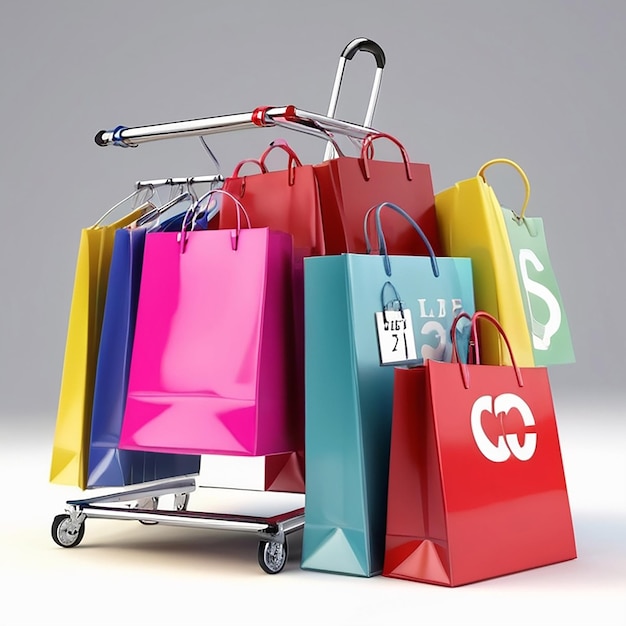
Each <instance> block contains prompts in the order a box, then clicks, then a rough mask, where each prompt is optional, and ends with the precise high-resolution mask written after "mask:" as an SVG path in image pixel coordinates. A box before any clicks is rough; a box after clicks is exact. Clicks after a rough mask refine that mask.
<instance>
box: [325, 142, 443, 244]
mask: <svg viewBox="0 0 626 626" xmlns="http://www.w3.org/2000/svg"><path fill="white" fill-rule="evenodd" d="M382 138H386V139H388V140H390V141H392V142H393V143H395V144H396V145H397V147H398V148H399V150H400V154H401V156H402V159H401V160H400V161H397V162H394V161H382V160H377V159H374V158H373V141H374V140H375V139H382ZM314 168H315V174H316V176H317V181H318V184H319V192H320V201H321V208H322V220H323V225H324V241H325V244H326V254H331V255H334V254H341V253H342V252H357V253H365V252H367V250H366V246H365V236H364V233H363V218H364V217H365V214H366V213H367V211H368V209H370V208H371V207H373V206H377V205H380V204H382V203H384V202H391V203H393V204H397V205H399V206H401V207H402V208H403V209H404V210H405V211H406V212H407V213H408V214H409V215H410V216H411V217H412V218H413V219H414V220H415V221H416V222H417V224H418V225H419V226H420V228H421V229H422V230H423V231H424V234H425V235H426V237H427V238H428V241H429V242H430V243H431V245H432V247H433V250H434V252H435V255H437V256H441V255H442V254H443V252H442V249H441V245H440V243H439V231H438V226H437V216H436V213H435V197H434V193H433V184H432V179H431V173H430V166H429V165H428V164H424V163H411V162H410V161H409V156H408V154H407V151H406V149H405V148H404V146H403V145H402V144H401V143H400V142H399V141H398V140H397V139H396V138H395V137H392V136H391V135H387V134H385V133H376V134H371V135H368V136H367V137H366V138H365V139H364V140H363V144H362V147H361V155H360V157H347V156H340V157H337V158H336V159H330V160H328V161H324V162H323V163H320V164H318V165H315V166H314ZM382 227H383V230H384V231H385V239H386V241H387V247H388V252H389V254H399V255H403V254H416V255H420V254H422V251H423V250H422V248H421V247H420V246H421V243H420V242H419V241H418V240H417V239H416V238H415V235H414V233H413V229H412V228H411V226H410V225H409V223H408V222H407V221H406V220H405V219H404V218H402V217H400V216H399V215H397V214H395V213H393V212H391V211H390V212H389V213H388V214H386V215H385V216H384V218H383V223H382Z"/></svg>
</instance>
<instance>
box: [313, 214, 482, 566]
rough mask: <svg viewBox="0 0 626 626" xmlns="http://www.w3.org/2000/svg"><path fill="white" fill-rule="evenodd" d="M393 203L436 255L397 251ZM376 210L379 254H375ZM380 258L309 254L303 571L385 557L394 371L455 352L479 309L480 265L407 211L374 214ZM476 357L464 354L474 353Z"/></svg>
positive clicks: (379, 562) (363, 563)
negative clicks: (441, 242)
mask: <svg viewBox="0 0 626 626" xmlns="http://www.w3.org/2000/svg"><path fill="white" fill-rule="evenodd" d="M382 210H394V211H396V212H397V213H399V214H400V215H402V216H403V217H404V218H405V219H407V220H408V221H409V222H410V224H411V226H412V227H413V228H414V229H415V230H416V234H415V236H416V237H418V236H419V237H421V238H422V240H423V242H424V244H425V246H426V249H427V251H428V254H427V255H426V256H399V255H398V256H395V255H393V256H390V255H389V254H388V253H387V249H386V244H385V238H384V234H383V232H382V228H381V221H380V213H381V211H382ZM372 214H373V215H374V217H375V222H376V231H377V239H378V248H379V254H378V255H377V254H371V253H369V252H371V245H370V243H369V239H368V237H367V222H368V218H370V217H371V216H372ZM365 230H366V243H367V250H368V254H353V253H346V254H341V255H336V256H330V255H329V256H320V257H309V258H305V260H304V291H305V296H304V307H305V389H306V392H305V406H306V419H305V450H306V459H305V480H306V508H305V525H304V533H303V546H302V559H301V567H302V568H303V569H309V570H319V571H326V572H333V573H339V574H349V575H354V576H366V577H367V576H373V575H376V574H379V573H381V571H382V567H383V560H384V547H385V522H386V511H387V484H388V465H389V446H390V436H391V416H392V408H393V403H392V395H393V380H394V368H395V367H398V366H419V365H420V364H423V363H424V361H425V359H434V360H439V361H451V360H452V346H451V341H450V329H451V327H452V323H453V321H454V319H455V317H456V316H457V315H458V314H459V313H461V312H463V311H464V312H466V313H468V314H469V315H471V314H472V313H474V291H473V277H472V267H471V261H470V259H468V258H451V257H435V255H434V253H433V250H432V247H431V246H430V243H429V242H428V240H427V238H426V236H425V235H424V233H423V232H422V230H421V229H420V228H419V226H418V225H417V224H416V223H415V221H414V220H413V219H412V218H411V217H409V215H408V214H407V213H406V212H405V211H404V210H403V209H401V208H400V207H398V206H397V205H395V204H391V203H383V204H381V205H379V206H377V207H375V208H374V209H370V211H369V212H368V213H367V215H366V217H365ZM463 358H464V357H463Z"/></svg>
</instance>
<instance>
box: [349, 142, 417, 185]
mask: <svg viewBox="0 0 626 626" xmlns="http://www.w3.org/2000/svg"><path fill="white" fill-rule="evenodd" d="M383 138H384V139H389V141H392V142H393V143H395V144H396V146H398V148H399V149H400V153H401V154H402V160H403V161H404V168H405V170H406V177H407V180H413V176H412V175H411V167H410V165H409V155H408V152H407V151H406V148H405V147H404V146H403V145H402V144H401V143H400V142H399V141H398V140H397V139H396V138H395V137H394V136H393V135H389V134H387V133H370V134H369V135H366V136H365V139H364V140H363V143H362V144H361V156H360V162H361V168H362V170H363V176H364V178H365V180H369V179H370V178H371V176H370V166H369V161H370V160H371V159H372V158H373V157H374V147H373V146H372V142H373V141H374V140H375V139H383Z"/></svg>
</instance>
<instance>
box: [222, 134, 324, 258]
mask: <svg viewBox="0 0 626 626" xmlns="http://www.w3.org/2000/svg"><path fill="white" fill-rule="evenodd" d="M276 149H280V150H282V151H284V152H286V153H287V155H288V156H289V159H288V167H287V168H285V169H281V170H276V171H270V170H268V168H267V166H266V164H267V159H268V157H269V155H270V153H271V152H272V151H273V150H276ZM248 161H249V160H248V159H246V160H245V161H242V162H241V163H240V164H238V165H237V167H236V168H235V170H234V171H233V174H232V176H230V177H228V178H227V179H226V180H225V181H224V186H223V189H224V190H225V191H227V192H228V193H230V194H232V195H233V196H234V197H235V198H236V199H237V200H239V201H240V202H241V204H242V205H243V206H244V207H245V210H246V213H247V214H248V216H249V218H250V224H251V226H252V227H253V228H258V227H262V228H265V227H266V228H271V229H272V230H278V231H283V232H286V233H291V234H292V235H293V241H294V248H295V250H296V251H297V252H299V253H300V254H301V255H302V256H311V255H319V254H324V251H325V248H324V233H323V228H322V214H321V209H320V198H319V192H318V186H317V180H316V178H315V173H314V170H313V166H312V165H306V164H302V162H301V161H300V159H299V158H298V156H297V154H296V153H295V152H294V151H293V150H292V148H291V147H290V146H289V145H288V144H287V143H286V142H284V141H277V142H273V143H272V144H271V145H270V146H269V147H268V148H267V150H265V152H264V153H263V154H262V155H261V157H260V159H259V160H258V161H255V160H252V161H254V163H256V164H257V166H258V167H259V168H260V170H261V171H260V173H254V174H252V175H241V174H240V168H241V166H243V165H244V164H245V163H246V162H248ZM221 202H222V203H223V204H224V205H225V206H224V208H223V209H222V210H221V211H220V214H219V227H220V228H234V227H235V225H236V212H235V211H233V210H232V209H231V208H230V207H229V206H228V205H229V204H232V203H233V200H231V199H230V198H228V197H222V198H221Z"/></svg>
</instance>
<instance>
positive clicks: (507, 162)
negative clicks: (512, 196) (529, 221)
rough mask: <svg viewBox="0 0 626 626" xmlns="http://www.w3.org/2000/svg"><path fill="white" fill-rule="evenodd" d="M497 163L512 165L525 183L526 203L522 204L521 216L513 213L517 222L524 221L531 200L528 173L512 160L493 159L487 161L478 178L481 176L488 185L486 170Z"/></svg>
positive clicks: (479, 171)
mask: <svg viewBox="0 0 626 626" xmlns="http://www.w3.org/2000/svg"><path fill="white" fill-rule="evenodd" d="M496 163H503V164H505V165H510V166H511V167H513V168H514V169H515V170H516V171H517V173H518V174H519V175H520V176H521V177H522V181H523V183H524V190H525V197H524V202H523V204H522V210H521V211H520V213H519V215H518V214H517V213H515V211H513V214H514V215H515V217H516V218H517V220H518V221H522V220H523V219H524V214H525V213H526V207H527V206H528V200H529V198H530V182H529V181H528V176H526V173H525V172H524V170H523V169H522V168H521V167H520V166H519V165H518V164H517V163H516V162H515V161H511V159H503V158H498V159H492V160H491V161H487V162H486V163H485V164H484V165H483V166H482V167H481V168H480V169H479V170H478V174H477V176H480V178H482V179H483V181H485V183H486V182H487V179H486V177H485V170H486V169H487V168H488V167H491V166H492V165H495V164H496Z"/></svg>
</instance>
